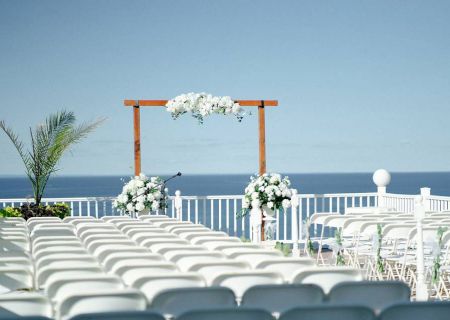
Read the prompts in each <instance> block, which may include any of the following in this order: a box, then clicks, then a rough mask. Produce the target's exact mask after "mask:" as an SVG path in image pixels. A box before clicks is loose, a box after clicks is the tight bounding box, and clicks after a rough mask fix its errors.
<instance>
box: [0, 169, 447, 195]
mask: <svg viewBox="0 0 450 320" xmlns="http://www.w3.org/2000/svg"><path fill="white" fill-rule="evenodd" d="M287 175H288V176H289V177H290V179H291V182H292V187H293V188H296V189H298V191H299V193H306V194H310V193H314V194H322V193H343V192H374V191H376V187H375V185H374V183H373V182H372V173H323V174H287ZM391 176H392V180H391V184H390V185H389V186H388V192H390V193H403V194H418V193H419V189H420V188H421V187H429V188H431V193H432V194H433V195H442V196H450V172H426V173H424V172H415V173H395V172H394V173H391ZM162 177H163V178H167V176H162ZM249 177H250V174H239V175H232V174H230V175H182V176H181V177H177V178H175V179H173V180H171V181H169V182H168V183H167V187H168V188H169V193H170V194H173V193H174V192H175V190H181V193H182V195H199V196H200V195H238V194H243V190H244V188H245V186H246V185H247V183H248V181H249ZM123 179H125V181H126V180H128V179H129V177H120V176H98V177H96V176H80V177H75V176H55V177H53V178H51V179H50V180H49V182H48V186H47V189H46V193H45V197H58V198H59V197H87V196H89V197H96V196H116V195H117V194H119V193H120V192H121V189H122V185H123V183H124V182H123ZM31 195H32V190H31V187H30V183H29V181H28V179H27V178H26V177H6V176H3V177H1V176H0V199H1V198H25V197H29V196H31Z"/></svg>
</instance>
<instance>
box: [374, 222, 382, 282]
mask: <svg viewBox="0 0 450 320" xmlns="http://www.w3.org/2000/svg"><path fill="white" fill-rule="evenodd" d="M376 241H377V243H376V244H375V245H376V248H377V253H376V254H377V259H376V265H377V267H376V268H377V270H378V272H379V273H383V272H384V262H383V258H382V257H381V247H382V244H383V226H382V225H381V224H377V237H376Z"/></svg>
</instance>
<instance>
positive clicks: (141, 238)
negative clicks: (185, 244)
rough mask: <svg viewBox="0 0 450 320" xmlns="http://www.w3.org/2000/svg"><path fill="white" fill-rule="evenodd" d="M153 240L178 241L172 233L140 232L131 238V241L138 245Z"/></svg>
mask: <svg viewBox="0 0 450 320" xmlns="http://www.w3.org/2000/svg"><path fill="white" fill-rule="evenodd" d="M154 238H158V239H164V238H165V239H180V238H178V237H177V236H176V235H175V234H172V233H169V232H167V233H161V232H140V233H137V234H135V235H133V236H132V237H131V239H132V240H133V241H136V242H137V243H139V244H141V243H142V244H145V242H146V241H147V240H151V239H154Z"/></svg>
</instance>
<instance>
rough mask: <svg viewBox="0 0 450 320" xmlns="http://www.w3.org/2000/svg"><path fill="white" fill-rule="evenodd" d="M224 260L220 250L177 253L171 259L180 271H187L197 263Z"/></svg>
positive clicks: (224, 257)
mask: <svg viewBox="0 0 450 320" xmlns="http://www.w3.org/2000/svg"><path fill="white" fill-rule="evenodd" d="M226 260H227V258H226V256H225V255H224V254H222V253H220V252H204V253H184V254H178V255H176V256H174V257H172V259H171V261H172V262H174V263H176V265H177V266H178V267H179V268H180V270H181V271H189V270H190V268H191V267H192V266H193V265H195V264H197V263H202V262H217V261H226Z"/></svg>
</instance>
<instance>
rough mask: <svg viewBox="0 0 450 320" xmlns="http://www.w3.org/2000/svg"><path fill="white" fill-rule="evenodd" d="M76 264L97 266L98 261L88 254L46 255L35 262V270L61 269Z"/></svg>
mask: <svg viewBox="0 0 450 320" xmlns="http://www.w3.org/2000/svg"><path fill="white" fill-rule="evenodd" d="M78 262H88V263H91V264H95V263H96V264H98V261H97V260H96V259H95V258H94V257H93V256H91V255H89V254H76V253H75V254H70V253H59V254H55V255H48V256H46V257H43V258H41V259H40V260H36V262H35V266H36V270H40V269H41V268H43V267H63V266H67V265H71V264H73V263H78Z"/></svg>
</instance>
